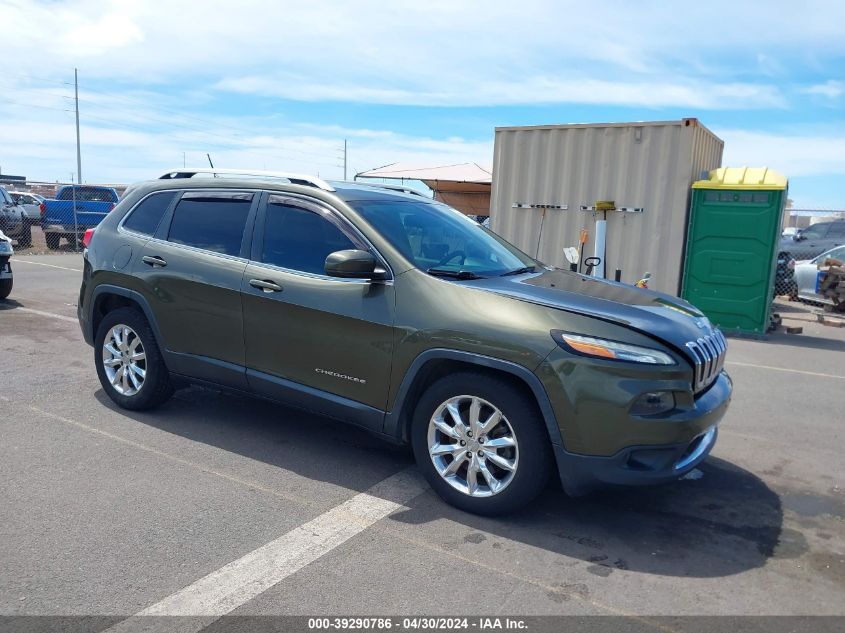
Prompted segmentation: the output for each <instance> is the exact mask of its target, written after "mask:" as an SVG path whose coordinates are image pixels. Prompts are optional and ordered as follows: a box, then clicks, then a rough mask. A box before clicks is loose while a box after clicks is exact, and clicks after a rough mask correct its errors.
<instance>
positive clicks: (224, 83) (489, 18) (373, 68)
mask: <svg viewBox="0 0 845 633" xmlns="http://www.w3.org/2000/svg"><path fill="white" fill-rule="evenodd" d="M708 15H711V16H712V15H724V16H729V18H726V19H723V20H720V21H718V23H716V22H714V21H712V20H710V19H706V20H702V19H701V16H699V15H696V14H690V12H688V11H678V10H676V7H675V5H674V3H672V2H668V1H664V2H660V1H657V0H651V1H643V2H636V3H632V2H626V1H622V0H607V1H605V2H596V3H583V2H578V1H576V0H567V1H561V0H522V1H520V2H518V3H516V2H512V1H510V0H489V1H487V2H483V3H481V2H453V1H451V0H428V1H427V2H419V1H418V0H393V1H392V2H390V3H384V2H381V1H380V0H358V1H356V2H345V1H341V0H337V1H335V2H312V3H296V4H291V3H268V2H265V1H264V0H242V1H240V2H238V3H231V4H229V5H226V4H219V3H218V4H216V5H213V6H212V5H209V4H208V3H207V2H206V1H205V0H186V1H183V2H176V3H174V2H164V1H163V0H144V1H143V2H140V1H136V2H125V1H118V0H64V1H59V2H51V3H49V4H46V3H41V2H35V1H33V0H6V2H5V3H3V5H2V6H0V24H3V25H4V59H6V60H7V61H8V60H11V61H12V62H13V63H11V67H13V68H15V69H16V70H20V71H21V72H26V73H32V74H41V75H42V76H43V74H44V73H49V74H50V75H51V76H57V75H59V74H61V75H62V76H64V77H69V76H70V74H71V68H72V67H73V66H74V65H76V66H79V67H80V70H81V72H82V75H83V77H84V78H85V79H86V80H90V79H92V78H94V79H98V80H110V81H118V82H122V83H128V82H133V83H135V82H137V83H141V84H145V83H146V84H148V85H157V84H173V83H174V82H177V83H179V84H183V85H185V84H197V83H199V84H205V85H208V84H214V83H217V82H220V83H219V84H218V85H219V86H221V87H229V88H232V89H234V90H237V91H240V92H254V93H257V94H262V93H268V94H274V95H279V96H286V97H287V96H290V97H291V98H298V99H300V100H339V99H340V100H357V101H361V102H367V103H401V104H410V103H414V104H417V103H419V104H424V105H430V104H435V105H492V104H514V103H528V104H531V103H603V104H612V105H619V104H621V105H636V106H653V105H657V106H662V105H681V106H691V107H700V108H704V109H721V108H738V107H745V108H752V109H759V108H761V107H769V106H772V105H780V104H781V103H782V100H783V98H784V97H783V95H781V94H780V92H781V90H780V88H779V85H780V82H775V81H771V79H772V77H766V81H770V83H766V82H765V81H762V82H761V81H758V80H757V79H754V80H753V81H751V80H749V77H754V78H756V77H758V76H759V74H760V73H759V71H760V68H761V67H764V68H765V71H766V72H767V73H769V74H770V75H777V74H780V73H781V72H783V70H782V69H783V68H785V67H789V66H792V65H794V64H796V63H799V64H800V63H805V62H806V63H809V61H807V60H808V57H809V56H813V57H815V58H825V57H827V58H830V59H834V60H835V59H837V56H839V57H840V58H841V55H842V54H843V53H844V52H845V4H843V3H840V2H810V3H809V4H808V3H794V2H790V1H788V0H781V1H779V2H770V3H767V9H766V10H765V11H763V10H760V7H759V5H756V4H754V3H748V4H745V3H739V4H737V3H736V2H731V1H727V0H722V1H719V0H716V1H715V4H714V3H711V4H710V5H708ZM92 16H93V17H92ZM783 24H789V25H790V33H791V34H793V35H795V37H777V36H773V33H781V32H782V25H783ZM32 25H38V28H32ZM808 42H810V43H812V42H818V43H819V44H818V46H808ZM822 43H823V44H822ZM673 99H676V100H677V102H673Z"/></svg>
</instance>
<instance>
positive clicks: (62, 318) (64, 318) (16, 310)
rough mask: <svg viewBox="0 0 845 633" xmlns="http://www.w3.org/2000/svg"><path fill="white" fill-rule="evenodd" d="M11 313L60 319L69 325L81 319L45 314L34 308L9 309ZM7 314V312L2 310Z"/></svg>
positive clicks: (51, 313)
mask: <svg viewBox="0 0 845 633" xmlns="http://www.w3.org/2000/svg"><path fill="white" fill-rule="evenodd" d="M8 311H9V312H28V313H29V314H37V315H38V316H43V317H49V318H51V319H58V320H59V321H67V322H68V323H79V319H76V318H75V317H69V316H65V315H63V314H55V313H53V312H44V311H43V310H34V309H33V308H23V307H18V308H11V309H8ZM2 312H5V310H2Z"/></svg>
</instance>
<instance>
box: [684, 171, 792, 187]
mask: <svg viewBox="0 0 845 633" xmlns="http://www.w3.org/2000/svg"><path fill="white" fill-rule="evenodd" d="M786 186H787V180H786V176H784V175H783V174H781V173H779V172H776V171H774V170H773V169H769V168H768V167H719V169H714V170H713V171H711V172H710V178H708V179H707V180H697V181H696V182H694V183H692V188H693V189H769V190H771V189H786Z"/></svg>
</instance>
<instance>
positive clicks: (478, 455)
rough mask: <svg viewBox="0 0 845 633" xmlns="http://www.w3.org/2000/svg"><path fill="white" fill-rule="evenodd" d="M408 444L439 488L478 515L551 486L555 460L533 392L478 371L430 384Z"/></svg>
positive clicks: (515, 504)
mask: <svg viewBox="0 0 845 633" xmlns="http://www.w3.org/2000/svg"><path fill="white" fill-rule="evenodd" d="M411 444H412V446H413V449H414V456H415V457H416V460H417V464H418V465H419V467H420V469H421V470H422V472H423V474H424V475H425V477H426V479H427V480H428V482H429V484H430V485H431V487H432V488H433V489H434V490H435V492H437V494H439V495H440V496H441V497H443V499H444V500H445V501H447V502H448V503H450V504H452V505H454V506H456V507H458V508H460V509H462V510H466V511H467V512H474V513H476V514H485V515H495V514H504V513H508V512H513V511H514V510H517V509H518V508H520V507H522V506H523V505H525V504H527V503H528V502H530V501H531V500H532V499H533V498H534V497H536V496H537V494H538V493H539V492H540V491H541V490H542V489H543V487H544V486H545V485H546V482H547V481H548V477H549V472H550V466H551V464H552V454H551V444H550V442H549V436H548V433H547V431H546V428H545V424H544V422H543V419H542V416H541V415H540V412H539V411H538V410H537V405H536V403H535V402H534V401H533V399H532V398H531V397H530V395H529V393H528V392H526V391H525V390H523V389H520V388H519V387H518V386H517V385H515V384H514V382H512V381H511V380H508V379H507V378H506V377H501V378H500V377H498V376H495V375H492V374H487V373H481V372H478V373H476V372H461V373H457V374H452V375H448V376H444V377H443V378H441V379H440V380H438V381H437V382H435V383H434V384H432V385H431V386H430V387H429V388H428V389H427V390H426V392H425V393H424V394H423V395H422V397H421V398H420V400H419V402H418V403H417V408H416V411H415V414H414V419H413V423H412V426H411Z"/></svg>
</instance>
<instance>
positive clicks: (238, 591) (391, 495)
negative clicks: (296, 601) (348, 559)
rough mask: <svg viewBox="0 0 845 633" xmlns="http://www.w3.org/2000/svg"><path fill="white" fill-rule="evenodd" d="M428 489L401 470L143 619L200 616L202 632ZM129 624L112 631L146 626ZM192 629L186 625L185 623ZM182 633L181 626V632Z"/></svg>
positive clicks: (408, 471) (143, 613)
mask: <svg viewBox="0 0 845 633" xmlns="http://www.w3.org/2000/svg"><path fill="white" fill-rule="evenodd" d="M426 489H427V486H426V484H425V483H424V482H423V480H422V478H421V477H420V475H419V474H418V473H417V472H416V471H415V470H414V469H406V470H402V471H400V472H398V473H396V474H395V475H391V476H390V477H388V478H387V479H384V480H382V481H380V482H379V483H377V484H376V485H375V486H373V487H372V488H369V489H368V490H367V491H365V492H361V493H359V494H357V495H355V496H354V497H352V498H351V499H349V500H348V501H345V502H344V503H341V504H340V505H338V506H335V507H334V508H332V509H331V510H329V511H327V512H325V513H323V514H321V515H320V516H318V517H317V518H315V519H312V520H311V521H308V522H307V523H305V524H303V525H301V526H299V527H297V528H294V529H293V530H291V531H290V532H287V533H286V534H283V535H282V536H280V537H279V538H277V539H276V540H274V541H270V542H269V543H267V544H266V545H262V546H261V547H259V548H258V549H256V550H253V551H252V552H250V553H248V554H246V555H245V556H242V557H241V558H239V559H237V560H235V561H232V562H231V563H228V564H227V565H224V566H223V567H221V568H220V569H218V570H217V571H213V572H211V573H210V574H208V575H207V576H205V577H204V578H200V579H199V580H197V581H196V582H195V583H193V584H190V585H188V586H187V587H185V588H184V589H181V590H180V591H177V592H176V593H174V594H173V595H171V596H168V597H167V598H164V599H163V600H161V601H160V602H157V603H155V604H154V605H151V606H149V607H147V608H146V609H144V610H143V611H141V612H139V613H137V614H136V615H135V616H133V618H138V617H143V616H198V617H202V618H203V620H202V621H197V622H196V628H194V627H191V630H197V631H199V630H201V629H202V628H203V627H205V626H208V619H207V618H208V617H212V618H215V619H216V618H218V617H221V616H224V615H226V614H227V613H230V612H231V611H233V610H234V609H237V608H238V607H239V606H241V605H242V604H244V603H246V602H248V601H249V600H252V599H253V598H255V597H256V596H258V595H260V594H261V593H263V592H264V591H266V590H267V589H269V588H270V587H272V586H273V585H275V584H277V583H279V582H281V581H282V580H284V579H285V578H287V577H288V576H290V575H291V574H294V573H296V572H297V571H299V570H300V569H302V568H303V567H305V566H306V565H308V564H309V563H312V562H314V561H315V560H317V559H319V558H321V557H322V556H324V555H325V554H327V553H329V552H330V551H332V550H333V549H334V548H336V547H338V546H339V545H342V544H343V543H345V542H346V541H348V540H349V539H351V538H352V537H353V536H356V535H357V534H360V533H361V532H363V531H364V530H366V529H367V528H368V527H370V526H372V525H373V524H374V523H376V522H378V521H380V520H381V519H383V518H385V517H386V516H387V515H389V514H390V513H391V512H394V511H396V510H398V509H400V508H402V507H403V505H404V504H405V503H407V502H408V501H410V500H411V499H413V498H414V497H416V496H417V495H419V494H422V493H423V492H425V490H426ZM133 618H129V619H128V620H124V621H123V622H120V623H118V624H116V625H115V626H113V627H112V628H110V629H108V631H109V632H110V633H116V632H117V631H129V630H139V629H140V628H142V627H143V623H142V622H138V621H133ZM184 624H187V623H184ZM179 630H180V631H182V630H183V629H182V627H180V629H179Z"/></svg>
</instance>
